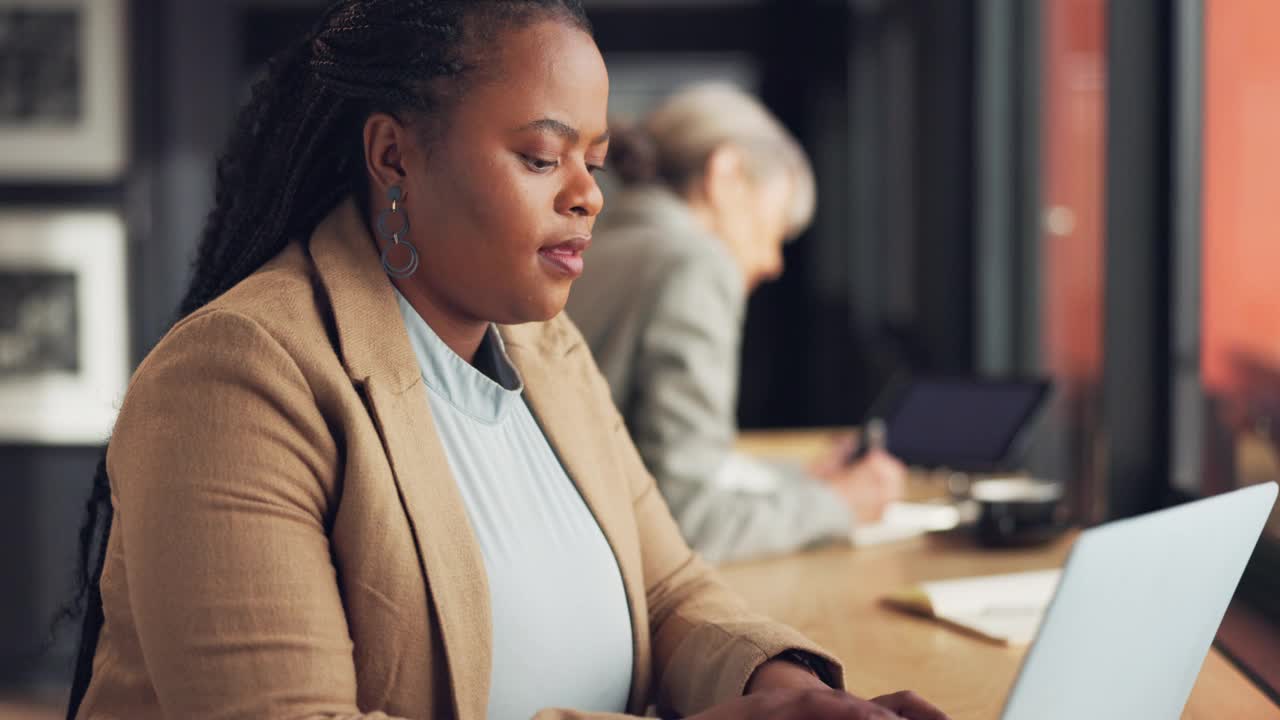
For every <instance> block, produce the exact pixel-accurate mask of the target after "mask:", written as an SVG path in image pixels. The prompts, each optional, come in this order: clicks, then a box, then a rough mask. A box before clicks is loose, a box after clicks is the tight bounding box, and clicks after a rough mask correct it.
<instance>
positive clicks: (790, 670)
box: [687, 661, 949, 720]
mask: <svg viewBox="0 0 1280 720" xmlns="http://www.w3.org/2000/svg"><path fill="white" fill-rule="evenodd" d="M687 720H949V719H948V717H947V715H946V714H945V713H943V712H942V711H941V710H939V709H937V708H936V707H934V706H932V705H930V704H929V703H928V702H926V701H925V700H924V699H923V698H921V697H920V696H919V695H916V694H915V693H913V692H899V693H893V694H892V695H883V696H881V697H878V698H874V699H872V700H862V699H859V698H856V697H854V696H853V695H850V694H849V693H846V692H844V691H843V690H833V689H831V688H829V687H827V686H826V685H824V684H823V683H822V681H821V680H819V679H818V678H817V677H814V676H813V675H812V674H810V673H809V671H808V670H805V669H804V668H801V667H799V666H796V665H792V664H790V663H787V662H780V661H774V662H769V663H765V664H764V665H762V666H761V667H760V669H759V670H757V671H756V673H755V674H754V675H753V676H752V678H751V682H750V684H749V685H748V687H747V694H746V695H744V696H743V697H740V698H737V699H735V700H731V701H729V702H726V703H721V704H720V705H717V706H715V707H713V708H711V709H710V710H706V711H704V712H701V713H698V714H697V715H693V716H690V717H689V718H687Z"/></svg>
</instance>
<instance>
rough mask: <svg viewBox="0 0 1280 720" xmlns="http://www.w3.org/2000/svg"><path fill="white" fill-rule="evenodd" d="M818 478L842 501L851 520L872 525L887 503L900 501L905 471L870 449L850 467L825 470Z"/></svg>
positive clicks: (897, 464) (891, 457) (843, 466)
mask: <svg viewBox="0 0 1280 720" xmlns="http://www.w3.org/2000/svg"><path fill="white" fill-rule="evenodd" d="M819 477H821V478H822V479H823V480H826V481H827V483H828V484H829V485H830V486H831V488H832V489H833V490H835V491H836V492H837V493H839V494H840V496H841V497H843V498H844V500H845V502H846V503H847V504H848V505H849V511H850V512H851V513H853V517H854V519H855V520H857V521H858V522H859V523H874V522H879V521H880V518H881V517H882V516H883V515H884V511H885V508H887V507H888V506H889V503H891V502H893V501H895V500H901V499H902V496H903V493H904V492H905V490H906V484H907V468H906V466H905V465H903V464H902V463H901V462H900V461H899V460H898V459H897V458H895V457H894V456H892V455H890V454H889V453H887V452H885V451H884V450H875V449H873V450H871V451H869V452H868V453H867V454H866V455H864V456H863V457H862V459H861V460H858V461H857V462H855V463H853V464H852V465H839V466H836V467H828V468H827V472H826V473H825V474H820V475H819Z"/></svg>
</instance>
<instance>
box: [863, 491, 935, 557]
mask: <svg viewBox="0 0 1280 720" xmlns="http://www.w3.org/2000/svg"><path fill="white" fill-rule="evenodd" d="M958 522H959V512H958V511H957V510H956V508H955V506H954V505H937V504H932V503H908V502H894V503H889V507H888V508H886V509H885V513H884V517H883V518H881V520H880V522H878V523H872V524H870V525H858V526H857V527H855V528H854V529H853V544H854V545H858V546H862V547H866V546H868V545H881V544H883V543H887V542H894V541H896V540H907V539H910V538H913V537H917V536H919V535H923V534H925V533H927V532H932V531H935V530H950V529H951V528H953V527H955V526H956V523H958Z"/></svg>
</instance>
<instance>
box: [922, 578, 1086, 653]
mask: <svg viewBox="0 0 1280 720" xmlns="http://www.w3.org/2000/svg"><path fill="white" fill-rule="evenodd" d="M1061 577H1062V571H1061V570H1038V571H1034V572H1025V573H1013V574H1009V575H987V576H983V577H972V578H960V579H957V580H942V581H938V582H927V583H921V585H920V589H921V590H923V591H924V594H925V595H926V596H928V598H929V603H930V605H932V606H933V614H934V615H935V616H936V617H938V618H940V619H942V620H946V621H948V622H952V623H955V624H957V625H962V626H964V627H966V628H968V629H970V630H973V631H975V632H978V633H980V634H982V635H986V636H987V637H990V638H992V639H995V640H1002V641H1005V642H1009V643H1012V644H1015V645H1026V644H1029V643H1030V642H1031V641H1032V639H1034V638H1035V635H1036V630H1037V629H1038V628H1039V627H1040V621H1041V620H1042V619H1043V618H1044V613H1045V611H1046V610H1047V609H1048V607H1049V602H1050V601H1051V600H1052V599H1053V593H1054V591H1055V590H1056V589H1057V587H1058V580H1059V579H1060V578H1061Z"/></svg>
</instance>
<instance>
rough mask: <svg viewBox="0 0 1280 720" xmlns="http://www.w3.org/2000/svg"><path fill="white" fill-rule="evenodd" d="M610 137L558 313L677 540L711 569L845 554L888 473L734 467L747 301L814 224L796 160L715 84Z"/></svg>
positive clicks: (839, 447) (891, 492)
mask: <svg viewBox="0 0 1280 720" xmlns="http://www.w3.org/2000/svg"><path fill="white" fill-rule="evenodd" d="M612 130H613V136H612V144H611V147H610V153H609V156H610V162H609V165H610V168H611V170H612V171H614V172H615V173H616V175H617V176H618V177H619V179H620V180H621V181H622V183H623V184H624V186H625V188H626V189H625V190H624V191H623V192H622V193H621V194H620V195H619V194H614V195H612V196H611V197H610V201H609V206H610V209H609V211H608V212H606V213H605V214H604V215H603V217H602V218H601V221H600V224H599V226H598V227H597V229H596V241H595V244H594V245H593V248H592V251H591V253H590V263H591V272H590V273H587V275H586V276H585V277H584V278H583V279H582V280H580V281H578V283H577V284H576V285H574V288H573V291H572V293H571V294H570V297H569V304H568V307H567V312H568V313H569V316H570V317H571V318H573V320H574V322H575V323H577V325H578V327H579V328H580V329H581V330H582V333H583V335H584V336H585V337H586V339H587V342H588V344H590V346H591V350H592V352H593V353H595V356H596V361H597V363H598V364H599V365H600V368H601V370H602V371H603V372H604V374H605V377H606V378H607V379H608V381H609V386H610V389H611V391H612V395H613V399H614V402H615V403H617V405H618V407H619V409H620V410H621V411H622V414H623V417H624V418H625V419H626V422H627V427H628V429H630V431H631V436H632V439H633V440H634V441H635V443H636V447H637V448H638V449H639V450H640V455H641V457H642V458H644V461H645V465H646V466H647V467H648V468H649V470H650V472H652V473H653V475H654V477H655V478H656V479H657V481H658V487H659V488H660V489H661V491H662V494H663V496H664V497H666V499H667V502H668V504H669V505H670V506H671V511H672V513H673V515H674V516H675V518H676V522H677V523H678V524H679V526H680V529H681V531H682V532H683V533H684V537H685V539H686V540H687V541H688V542H689V543H690V545H692V546H693V548H694V549H695V550H697V551H699V552H700V553H701V554H702V555H703V557H705V558H707V559H708V560H710V561H712V562H716V563H722V562H729V561H734V560H742V559H746V558H751V557H756V556H761V555H767V554H775V553H783V552H789V551H793V550H796V549H799V548H803V547H806V546H809V545H814V544H818V543H823V542H831V541H844V542H848V539H849V538H850V536H851V531H852V527H853V525H854V524H855V523H870V522H874V521H876V520H877V519H879V517H880V516H881V514H882V513H883V511H884V508H885V506H886V505H887V503H888V502H890V501H891V500H894V499H896V498H898V497H899V496H900V495H901V493H902V488H903V484H904V480H905V469H904V468H903V466H902V465H901V463H899V462H898V461H897V460H895V459H894V458H893V457H891V456H890V455H888V454H887V453H885V452H884V451H883V450H879V449H873V450H871V451H870V452H868V453H866V454H865V455H864V456H863V457H862V458H861V459H860V460H858V461H857V462H856V463H852V464H850V463H848V462H847V461H846V459H847V458H848V457H849V456H850V455H851V452H852V450H853V448H852V447H851V445H852V443H851V442H848V441H842V442H837V443H836V444H835V445H834V446H833V447H832V448H831V449H830V451H829V453H828V456H827V457H824V458H820V459H818V461H817V462H815V463H813V464H812V465H811V466H809V467H808V468H804V467H799V466H791V465H786V464H782V463H773V462H767V461H763V460H759V459H754V458H750V457H747V456H745V455H742V454H740V453H737V452H735V451H734V440H735V438H736V436H737V420H736V412H737V394H738V382H739V380H738V366H739V352H740V347H741V340H742V328H743V321H744V313H745V310H746V303H747V296H748V295H749V294H750V293H751V291H752V290H754V289H755V288H756V287H758V286H759V285H760V284H761V283H764V282H767V281H769V280H772V279H775V278H777V277H778V276H779V275H780V274H781V273H782V247H783V243H784V242H785V241H786V240H787V239H789V238H794V237H795V236H796V235H798V234H799V233H800V232H801V231H803V230H804V229H805V227H807V226H808V224H809V222H810V220H811V219H812V217H813V212H814V197H815V189H814V178H813V171H812V169H811V168H810V165H809V161H808V158H806V157H805V154H804V151H803V150H802V149H801V147H800V145H799V143H797V142H796V140H795V139H794V138H793V137H792V136H791V135H790V133H788V132H787V130H786V129H785V128H783V127H782V125H781V123H780V122H778V120H777V119H776V118H774V117H773V116H772V115H771V114H770V113H769V111H768V110H766V109H765V108H764V106H763V105H761V104H760V103H759V102H758V101H757V100H755V99H754V98H752V97H751V96H749V95H747V94H746V93H744V92H742V91H740V90H738V89H736V88H734V87H732V86H729V85H723V84H706V85H699V86H693V87H690V88H687V89H684V90H682V91H680V92H677V93H675V94H674V95H672V96H671V97H670V98H668V99H667V100H666V101H664V102H663V103H661V104H660V106H659V107H658V108H657V109H656V110H654V111H653V112H652V113H651V114H650V115H649V116H648V117H647V118H645V119H643V120H642V121H641V122H639V123H637V124H635V125H633V126H630V127H627V126H623V127H619V126H618V125H617V124H614V126H613V128H612ZM777 351H778V352H787V349H786V348H777Z"/></svg>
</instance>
